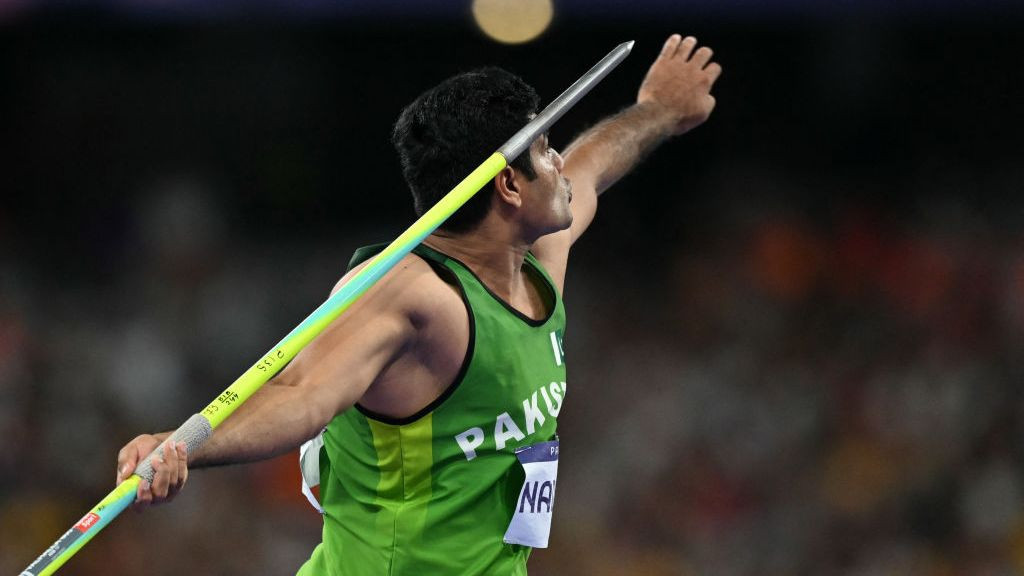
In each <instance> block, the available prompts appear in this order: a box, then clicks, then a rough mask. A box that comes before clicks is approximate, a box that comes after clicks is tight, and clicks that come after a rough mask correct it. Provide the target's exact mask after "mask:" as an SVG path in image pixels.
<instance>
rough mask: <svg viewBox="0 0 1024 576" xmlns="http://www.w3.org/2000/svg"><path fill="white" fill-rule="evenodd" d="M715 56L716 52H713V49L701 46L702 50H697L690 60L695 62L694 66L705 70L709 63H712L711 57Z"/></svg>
mask: <svg viewBox="0 0 1024 576" xmlns="http://www.w3.org/2000/svg"><path fill="white" fill-rule="evenodd" d="M713 54H714V52H712V51H711V48H708V47H707V46H701V47H700V48H698V49H697V51H696V52H694V53H693V57H692V58H690V62H693V63H694V64H696V65H698V66H700V67H701V68H703V67H705V66H707V65H708V62H710V61H711V56H712V55H713Z"/></svg>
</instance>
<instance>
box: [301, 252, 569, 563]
mask: <svg viewBox="0 0 1024 576" xmlns="http://www.w3.org/2000/svg"><path fill="white" fill-rule="evenodd" d="M374 249H375V250H376V251H379V250H381V249H383V245H381V246H376V247H371V248H367V249H361V250H360V251H357V252H356V255H355V256H354V257H353V261H352V264H351V265H350V266H355V265H356V264H358V263H359V262H361V261H363V260H365V259H367V258H369V256H370V255H372V253H375V252H373V250H374ZM413 252H414V253H415V254H417V255H419V256H420V257H422V258H424V259H425V260H427V262H428V263H430V265H431V266H432V267H433V268H434V270H435V271H436V272H437V274H438V275H439V276H440V277H441V278H442V279H443V280H445V281H446V282H449V283H450V284H452V285H453V286H455V287H456V288H458V290H459V292H460V293H461V295H462V298H463V301H464V302H465V305H466V308H467V310H468V312H469V320H470V337H469V348H468V350H467V353H466V358H465V360H464V362H463V365H462V369H461V371H460V374H459V375H458V377H457V378H456V379H455V381H454V382H453V383H452V384H451V385H450V387H449V388H448V389H447V390H446V391H445V392H444V393H443V394H442V395H441V396H440V397H439V398H438V399H437V400H435V401H434V402H433V403H431V404H430V405H429V406H427V407H426V408H424V409H423V410H422V411H421V412H420V413H418V414H415V415H413V416H411V417H409V418H404V419H401V420H394V419H390V418H387V417H383V416H380V415H377V414H373V413H371V412H370V411H368V410H366V409H364V408H362V407H361V406H358V405H357V406H355V407H354V408H352V409H349V410H347V411H345V412H343V413H342V414H339V415H338V416H336V417H335V418H334V420H332V421H331V423H330V424H329V425H328V426H327V428H326V429H325V431H324V433H323V448H322V449H321V450H320V455H319V456H320V460H319V462H320V502H321V504H322V506H323V509H324V529H323V542H322V543H321V544H320V545H319V546H317V548H316V550H314V552H313V555H312V557H311V558H310V559H309V561H307V562H306V564H305V565H303V567H302V568H301V570H300V571H299V574H300V575H301V576H306V575H314V574H316V575H321V574H322V575H328V574H329V575H339V576H385V575H387V576H449V575H451V576H458V575H467V576H469V575H486V576H505V575H525V574H526V560H527V557H528V556H529V552H530V550H531V549H530V548H528V547H525V546H519V545H514V544H506V543H505V542H504V541H503V536H504V534H505V531H506V529H507V528H508V526H509V522H510V520H511V518H512V516H513V513H514V511H515V508H516V505H517V500H518V497H519V493H520V489H521V488H522V486H523V480H524V472H523V467H522V465H521V464H520V463H519V461H518V460H517V458H516V455H515V450H516V448H520V447H523V446H528V445H532V444H536V443H539V442H544V441H548V440H551V439H553V438H554V437H555V426H556V419H557V416H558V413H559V411H560V410H561V407H562V401H563V398H564V396H565V390H566V388H565V359H564V355H563V352H562V334H563V331H564V329H565V309H564V307H563V305H562V299H561V296H560V295H559V294H558V290H557V289H556V288H555V286H554V284H553V282H552V281H551V278H550V277H549V276H548V275H547V272H546V271H544V269H543V268H542V267H541V265H540V263H539V262H538V261H537V259H536V258H534V256H533V255H532V254H527V256H526V263H525V270H526V271H527V273H528V274H530V276H531V277H532V279H533V280H534V281H535V283H536V285H537V286H538V287H539V288H540V291H541V293H542V295H543V296H544V300H545V303H546V309H547V310H548V316H547V317H546V318H545V319H543V320H539V321H537V320H533V319H530V318H528V317H526V316H524V315H523V314H521V313H520V312H518V311H517V310H515V309H514V308H512V307H511V306H510V305H508V304H507V303H506V302H504V301H502V300H501V299H500V298H498V297H497V296H495V295H494V294H493V293H492V292H491V291H490V290H489V289H488V288H487V287H486V286H484V285H483V283H481V282H480V280H479V279H478V278H477V277H476V276H475V275H474V274H473V272H471V271H470V270H469V269H468V268H467V267H466V266H465V265H463V264H462V263H461V262H459V261H457V260H455V259H453V258H450V257H448V256H446V255H444V254H441V253H439V252H437V251H435V250H432V249H430V248H428V247H426V246H423V245H421V246H419V247H417V248H416V249H415V250H414V251H413Z"/></svg>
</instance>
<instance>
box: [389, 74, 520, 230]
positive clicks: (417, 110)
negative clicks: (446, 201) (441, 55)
mask: <svg viewBox="0 0 1024 576" xmlns="http://www.w3.org/2000/svg"><path fill="white" fill-rule="evenodd" d="M539 100H540V99H539V98H538V96H537V92H536V91H534V89H533V88H532V87H530V85H529V84H527V83H526V82H524V81H523V80H522V79H521V78H519V77H518V76H516V75H515V74H512V73H511V72H508V71H505V70H502V69H501V68H496V67H488V68H481V69H479V70H473V71H471V72H466V73H463V74H459V75H457V76H453V77H451V78H449V79H447V80H445V81H444V82H441V83H440V84H438V85H437V86H435V87H434V88H431V89H430V90H427V91H426V92H424V93H423V94H421V95H420V96H419V97H418V98H416V100H414V101H413V102H412V104H409V105H408V106H407V107H406V108H405V109H404V110H402V113H401V115H400V116H399V117H398V121H397V122H396V123H395V129H394V132H393V133H392V137H391V139H392V142H393V143H394V145H395V149H396V150H397V151H398V156H399V158H400V160H401V162H402V174H403V175H404V176H405V181H406V182H407V183H408V184H409V188H410V190H411V191H412V195H413V199H414V201H415V207H416V214H419V215H422V214H423V213H424V212H426V211H427V210H428V209H430V208H431V207H432V206H433V205H434V204H436V203H437V202H438V200H440V199H441V198H442V197H443V196H444V195H445V194H447V193H448V192H449V191H450V190H451V189H452V188H454V187H455V185H456V184H458V183H459V182H461V181H462V179H463V178H465V177H466V176H467V175H468V174H469V173H470V172H471V171H472V170H473V169H475V168H476V167H477V166H479V165H480V163H481V162H483V161H484V160H485V159H486V158H487V157H488V156H490V155H491V154H492V153H494V151H495V150H497V149H498V148H499V147H500V146H501V145H502V144H504V143H505V141H506V140H508V139H509V138H510V137H511V136H512V135H513V134H515V133H516V131H517V130H519V129H520V128H522V127H523V126H524V125H526V123H527V122H529V120H530V118H531V117H532V115H533V114H535V113H536V112H537V103H538V102H539ZM511 165H512V166H513V167H515V168H516V169H518V170H520V171H521V172H523V173H524V174H525V175H526V177H527V178H529V179H531V180H532V179H533V178H535V177H536V172H535V171H534V169H533V164H532V163H531V162H530V155H529V154H528V153H523V154H520V155H519V157H518V158H517V159H516V160H514V161H513V162H512V163H511ZM490 202H491V193H490V190H489V189H485V190H481V191H480V192H479V193H477V194H476V195H475V196H473V197H472V198H470V199H469V201H468V202H466V204H465V205H463V206H462V207H461V208H460V209H459V210H458V211H456V212H455V214H453V215H452V216H451V217H450V218H449V219H448V220H447V221H446V222H445V223H444V224H442V225H441V228H442V229H444V230H448V231H450V232H466V231H469V230H472V229H473V228H474V227H475V226H476V225H477V224H479V223H480V221H481V220H483V218H484V217H485V216H486V215H487V211H488V210H489V208H490Z"/></svg>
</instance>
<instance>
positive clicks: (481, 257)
mask: <svg viewBox="0 0 1024 576" xmlns="http://www.w3.org/2000/svg"><path fill="white" fill-rule="evenodd" d="M481 228H482V227H478V228H477V229H474V230H473V231H472V232H465V233H452V232H447V231H444V230H438V231H435V232H434V233H433V234H431V235H430V236H427V238H426V239H425V240H424V241H423V243H424V244H426V245H427V246H429V247H431V248H433V249H435V250H437V251H439V252H443V253H444V254H447V255H449V256H451V257H453V258H455V259H457V260H459V261H460V262H462V263H463V264H465V265H466V266H468V267H469V269H470V270H472V271H473V273H474V274H476V275H477V277H478V278H480V280H481V281H483V283H484V284H486V285H487V286H488V287H489V288H490V289H491V290H492V291H493V292H494V293H495V294H497V295H499V296H501V297H503V298H506V299H507V300H508V301H509V302H512V301H515V300H517V298H516V297H517V296H518V295H519V294H520V291H521V290H523V289H524V276H523V261H524V260H525V259H526V253H527V252H528V251H529V250H530V244H528V243H526V242H512V241H509V240H508V239H507V238H502V237H501V236H500V235H495V234H489V233H488V231H487V229H486V228H483V229H481Z"/></svg>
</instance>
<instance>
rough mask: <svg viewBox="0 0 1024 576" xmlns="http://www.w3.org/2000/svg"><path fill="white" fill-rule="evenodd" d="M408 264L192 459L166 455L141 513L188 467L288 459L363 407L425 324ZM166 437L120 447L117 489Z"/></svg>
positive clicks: (171, 490) (144, 489)
mask: <svg viewBox="0 0 1024 576" xmlns="http://www.w3.org/2000/svg"><path fill="white" fill-rule="evenodd" d="M409 263H410V259H409V258H408V257H407V259H406V260H405V261H403V262H401V263H399V264H398V266H396V268H395V270H392V271H391V272H390V273H389V274H388V275H386V276H385V277H384V278H383V279H382V280H381V281H380V282H378V283H377V284H376V285H375V286H374V287H373V288H371V289H370V290H369V291H368V292H367V293H366V294H365V295H364V296H363V297H362V298H361V299H360V300H358V301H357V302H356V303H354V304H353V305H352V306H351V307H350V308H349V309H348V310H347V311H346V313H345V314H343V315H342V316H340V317H339V318H338V319H337V320H335V321H334V322H333V323H331V325H330V326H328V327H327V328H326V329H325V330H324V331H323V332H322V333H321V334H320V335H319V336H317V337H316V338H315V339H314V340H313V341H312V342H310V343H309V345H307V346H306V347H305V348H304V349H303V350H302V351H301V352H300V353H299V354H298V355H297V356H296V357H295V359H294V360H292V362H291V363H290V364H288V366H286V367H285V368H284V369H283V370H282V371H281V372H280V373H279V374H278V375H277V376H275V377H274V378H273V379H272V380H271V381H270V382H268V383H267V384H265V385H264V386H263V387H262V388H260V389H259V390H258V391H257V392H256V393H255V394H253V395H252V397H250V398H249V400H248V401H246V402H245V403H244V404H242V405H241V406H240V407H238V409H237V410H236V411H235V413H234V414H232V415H231V417H229V418H228V419H226V420H225V421H224V422H223V423H222V424H221V425H220V426H218V427H217V429H216V430H214V433H213V435H212V436H211V437H210V439H209V440H208V441H207V442H206V443H205V444H204V445H203V446H202V447H201V448H200V449H199V450H198V451H197V452H196V453H195V454H191V455H188V457H187V462H186V457H185V453H184V445H183V444H182V445H179V446H177V447H171V448H172V449H170V450H167V449H165V450H164V455H165V458H164V460H163V461H160V460H159V459H158V458H154V462H153V469H154V472H155V474H154V478H153V483H152V485H149V484H148V483H147V482H145V481H143V482H141V483H140V485H139V489H138V493H137V499H136V502H135V505H134V507H135V508H136V510H141V509H143V508H145V507H147V506H148V505H150V504H159V503H162V502H165V501H168V500H170V499H172V498H173V497H174V496H175V495H176V494H177V492H178V491H179V490H181V488H182V487H183V486H184V483H185V480H186V478H187V476H188V468H189V467H193V468H194V467H204V466H215V465H220V464H234V463H242V462H251V461H255V460H262V459H266V458H272V457H274V456H277V455H280V454H283V453H285V452H287V451H289V450H292V449H294V448H296V447H298V446H299V445H301V444H302V443H303V442H304V441H306V440H308V439H310V438H312V437H313V436H315V435H316V434H318V433H319V432H320V430H322V429H323V427H324V426H326V425H327V423H328V422H330V420H331V419H332V418H333V417H334V416H335V415H336V414H338V413H340V412H342V411H343V410H345V409H347V408H348V407H350V406H352V405H353V404H354V403H355V402H356V401H358V400H359V399H360V398H361V397H362V396H363V394H365V393H366V391H367V389H368V388H369V387H370V386H371V384H372V383H373V382H374V381H375V379H376V378H377V376H378V375H379V374H380V373H381V372H382V371H383V370H384V369H385V367H386V366H387V365H388V364H389V363H391V362H393V361H394V360H395V358H397V357H398V356H399V355H400V354H402V353H403V351H404V350H405V349H406V347H407V346H408V345H409V344H410V343H411V342H412V341H413V340H414V338H415V335H416V330H417V326H422V324H423V322H424V319H423V318H422V317H421V316H422V315H423V314H424V313H425V311H424V310H423V309H422V308H423V307H422V305H421V303H422V302H423V297H422V295H419V294H415V293H414V291H413V287H414V286H415V285H416V284H417V283H416V282H415V281H412V279H411V278H408V277H406V276H408V275H409V274H411V272H409V271H408V270H407V269H408V268H409ZM353 273H354V271H353ZM351 274H352V273H350V274H349V275H347V276H346V278H348V277H350V276H351ZM344 281H345V279H342V282H344ZM340 285H341V283H339V287H340ZM336 289H337V288H336ZM426 313H428V314H429V310H427V311H426ZM169 436H170V432H164V433H161V434H156V435H142V436H139V437H137V438H135V439H134V440H132V441H131V442H130V443H128V444H127V445H126V446H125V447H124V448H122V449H121V451H120V453H119V454H118V462H117V483H118V484H120V483H121V482H122V481H123V480H124V479H125V478H127V477H128V476H130V475H131V474H132V472H133V471H134V469H135V467H136V465H137V464H138V462H139V460H140V459H141V458H143V457H145V456H147V455H148V454H149V453H150V452H152V451H153V450H154V449H155V448H156V447H157V446H159V445H160V443H161V442H164V444H165V445H169V443H168V442H166V438H168V437H169Z"/></svg>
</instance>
